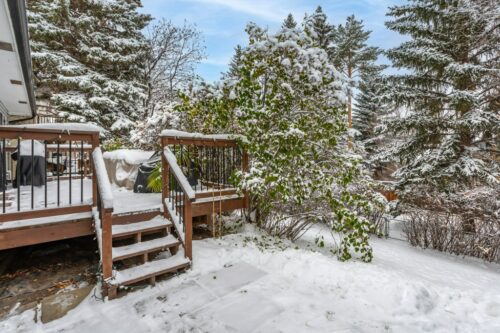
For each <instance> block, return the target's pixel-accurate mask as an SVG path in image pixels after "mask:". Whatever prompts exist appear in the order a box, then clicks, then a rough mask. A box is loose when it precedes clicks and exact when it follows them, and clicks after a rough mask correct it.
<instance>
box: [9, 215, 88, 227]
mask: <svg viewBox="0 0 500 333" xmlns="http://www.w3.org/2000/svg"><path fill="white" fill-rule="evenodd" d="M91 218H92V211H88V212H82V213H72V214H64V215H55V216H46V217H38V218H33V219H25V220H17V221H9V222H1V223H0V230H9V229H17V228H33V227H39V226H40V227H41V226H46V225H51V224H57V223H63V222H68V221H77V220H85V219H91Z"/></svg>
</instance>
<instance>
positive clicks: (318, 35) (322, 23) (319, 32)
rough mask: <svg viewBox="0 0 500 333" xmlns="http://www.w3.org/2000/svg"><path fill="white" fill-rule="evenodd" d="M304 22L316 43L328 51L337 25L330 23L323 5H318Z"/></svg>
mask: <svg viewBox="0 0 500 333" xmlns="http://www.w3.org/2000/svg"><path fill="white" fill-rule="evenodd" d="M304 23H305V26H306V31H307V32H308V33H309V35H310V36H311V37H312V39H313V40H314V41H315V42H316V45H317V46H318V47H320V48H322V49H323V50H325V51H327V52H328V50H329V49H330V47H331V45H330V44H331V42H332V37H333V35H334V33H335V27H334V26H332V25H330V24H329V23H328V19H327V17H326V14H325V13H324V12H323V9H322V8H321V6H318V7H317V8H316V10H315V11H314V13H313V14H312V15H310V16H306V18H305V22H304Z"/></svg>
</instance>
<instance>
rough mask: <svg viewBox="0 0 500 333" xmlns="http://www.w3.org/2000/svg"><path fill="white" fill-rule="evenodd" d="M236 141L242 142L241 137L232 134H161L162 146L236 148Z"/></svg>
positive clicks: (166, 131)
mask: <svg viewBox="0 0 500 333" xmlns="http://www.w3.org/2000/svg"><path fill="white" fill-rule="evenodd" d="M237 139H240V140H244V137H243V136H240V135H233V134H209V135H206V134H200V133H189V132H183V131H177V130H164V131H162V132H161V140H162V145H163V146H166V145H167V144H181V145H198V146H207V147H211V146H217V147H237V146H238V143H237V141H236V140H237Z"/></svg>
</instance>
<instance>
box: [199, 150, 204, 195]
mask: <svg viewBox="0 0 500 333" xmlns="http://www.w3.org/2000/svg"><path fill="white" fill-rule="evenodd" d="M203 150H204V147H203V146H199V147H198V153H199V154H200V155H199V156H198V160H199V161H200V162H199V166H200V187H201V188H200V191H203Z"/></svg>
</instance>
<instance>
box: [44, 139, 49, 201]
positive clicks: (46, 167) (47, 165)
mask: <svg viewBox="0 0 500 333" xmlns="http://www.w3.org/2000/svg"><path fill="white" fill-rule="evenodd" d="M44 148H45V150H44V152H43V153H44V155H45V171H44V173H45V188H44V193H43V197H44V205H45V208H47V184H48V180H47V169H48V168H49V162H48V161H47V159H48V155H47V154H48V150H47V140H45V144H44Z"/></svg>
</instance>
